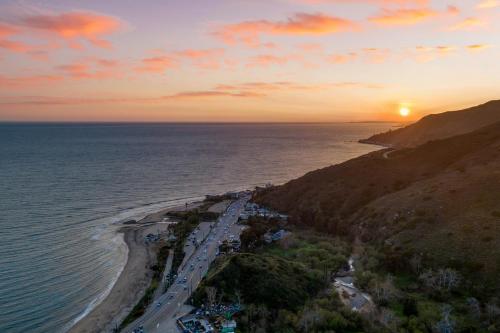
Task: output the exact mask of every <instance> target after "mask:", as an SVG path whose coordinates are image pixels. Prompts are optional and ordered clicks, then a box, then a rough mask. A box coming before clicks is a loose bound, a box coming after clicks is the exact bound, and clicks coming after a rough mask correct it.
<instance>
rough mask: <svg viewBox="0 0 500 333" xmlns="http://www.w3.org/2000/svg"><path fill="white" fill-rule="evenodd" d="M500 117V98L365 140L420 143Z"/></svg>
mask: <svg viewBox="0 0 500 333" xmlns="http://www.w3.org/2000/svg"><path fill="white" fill-rule="evenodd" d="M498 121H500V100H496V101H490V102H488V103H485V104H482V105H478V106H475V107H471V108H468V109H465V110H460V111H450V112H444V113H439V114H432V115H428V116H426V117H424V118H422V119H421V120H419V121H418V122H416V123H414V124H411V125H408V126H406V127H403V128H400V129H397V130H393V131H389V132H385V133H381V134H376V135H373V136H371V137H370V138H368V139H364V140H360V142H362V143H370V144H378V145H381V146H386V147H394V148H401V147H416V146H418V145H420V144H423V143H425V142H427V141H431V140H439V139H445V138H448V137H452V136H455V135H460V134H465V133H469V132H472V131H474V130H477V129H479V128H481V127H484V126H487V125H491V124H494V123H496V122H498Z"/></svg>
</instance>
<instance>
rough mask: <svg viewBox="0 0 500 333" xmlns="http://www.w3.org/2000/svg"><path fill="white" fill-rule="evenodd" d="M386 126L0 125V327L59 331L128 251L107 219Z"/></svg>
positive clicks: (97, 297) (299, 164) (342, 146)
mask: <svg viewBox="0 0 500 333" xmlns="http://www.w3.org/2000/svg"><path fill="white" fill-rule="evenodd" d="M393 125H394V124H393V123H378V122H369V123H327V124H318V123H267V124H266V123H259V124H255V123H254V124H245V123H226V124H222V123H60V122H52V123H14V122H12V123H0V171H1V179H2V180H1V188H2V189H3V190H2V191H1V192H0V209H1V210H2V212H3V214H2V215H1V216H0V230H2V231H1V233H2V242H1V243H0V331H7V332H13V333H17V332H28V331H29V332H65V331H67V330H68V329H69V328H70V327H71V326H72V325H73V324H74V323H75V322H76V321H77V320H79V319H81V318H82V317H84V316H85V315H86V314H87V313H89V312H90V311H91V310H92V308H93V307H95V306H96V305H97V304H98V303H99V302H100V301H101V300H102V299H103V298H104V297H105V295H106V294H107V292H109V290H110V288H111V287H112V285H113V283H114V282H115V281H116V279H117V277H118V276H119V274H120V272H121V270H122V269H123V267H124V265H125V262H126V259H127V248H126V245H125V244H124V242H123V239H122V237H121V235H120V234H118V233H117V229H118V223H119V222H122V221H125V220H127V219H132V218H140V217H143V216H145V215H147V214H149V213H151V212H155V211H158V210H160V209H162V208H165V207H170V206H175V205H179V204H183V203H185V202H189V201H194V200H198V199H201V198H203V197H204V195H206V194H219V193H224V192H227V191H232V190H243V189H251V188H253V187H255V186H259V185H264V184H266V183H273V184H281V183H284V182H286V181H288V180H291V179H293V178H296V177H299V176H301V175H303V174H304V173H306V172H308V171H312V170H314V169H318V168H322V167H326V166H328V165H332V164H337V163H340V162H343V161H346V160H348V159H351V158H354V157H357V156H360V155H362V154H365V153H368V152H371V151H374V150H377V149H380V147H377V146H372V145H366V144H360V143H358V142H357V141H358V140H359V139H362V138H366V137H369V136H370V135H372V134H374V133H378V132H382V131H386V130H388V129H390V128H391V127H393Z"/></svg>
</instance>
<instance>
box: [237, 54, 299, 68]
mask: <svg viewBox="0 0 500 333" xmlns="http://www.w3.org/2000/svg"><path fill="white" fill-rule="evenodd" d="M290 60H291V58H290V57H289V56H275V55H270V54H261V55H258V56H255V57H252V58H250V61H249V63H248V64H247V67H257V66H264V67H267V66H270V65H284V64H286V63H288V62H289V61H290Z"/></svg>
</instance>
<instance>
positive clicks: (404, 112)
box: [399, 106, 410, 117]
mask: <svg viewBox="0 0 500 333" xmlns="http://www.w3.org/2000/svg"><path fill="white" fill-rule="evenodd" d="M399 114H400V115H401V116H403V117H408V116H409V115H410V109H409V108H408V107H406V106H402V107H401V108H399Z"/></svg>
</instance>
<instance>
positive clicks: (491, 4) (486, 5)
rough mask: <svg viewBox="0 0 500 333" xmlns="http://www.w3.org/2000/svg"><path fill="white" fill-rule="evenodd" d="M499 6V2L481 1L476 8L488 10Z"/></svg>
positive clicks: (491, 0) (495, 0)
mask: <svg viewBox="0 0 500 333" xmlns="http://www.w3.org/2000/svg"><path fill="white" fill-rule="evenodd" d="M499 6H500V1H498V0H483V1H481V2H480V3H479V4H478V5H477V8H479V9H490V8H496V7H499Z"/></svg>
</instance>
